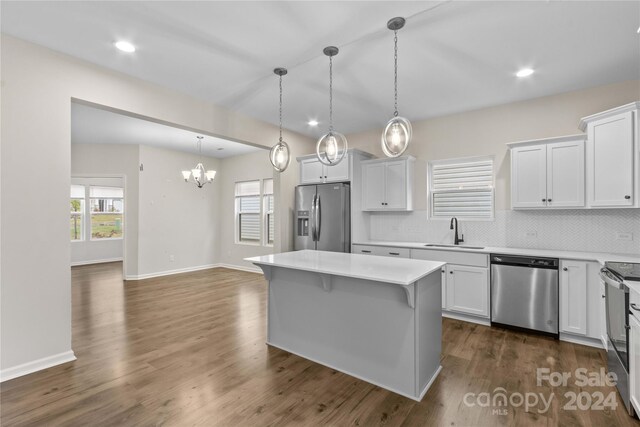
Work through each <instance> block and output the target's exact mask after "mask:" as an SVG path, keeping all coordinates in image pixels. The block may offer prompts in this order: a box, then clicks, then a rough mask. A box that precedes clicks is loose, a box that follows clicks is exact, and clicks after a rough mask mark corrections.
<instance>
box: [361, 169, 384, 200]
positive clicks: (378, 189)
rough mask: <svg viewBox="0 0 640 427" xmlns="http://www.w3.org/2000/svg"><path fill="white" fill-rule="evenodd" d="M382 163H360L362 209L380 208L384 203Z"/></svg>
mask: <svg viewBox="0 0 640 427" xmlns="http://www.w3.org/2000/svg"><path fill="white" fill-rule="evenodd" d="M384 172H385V165H384V163H370V164H366V165H362V209H363V210H365V211H366V210H382V209H384V208H385V205H384V187H385V185H384V181H385V179H384Z"/></svg>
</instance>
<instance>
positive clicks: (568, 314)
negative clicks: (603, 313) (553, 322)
mask: <svg viewBox="0 0 640 427" xmlns="http://www.w3.org/2000/svg"><path fill="white" fill-rule="evenodd" d="M560 331H561V332H569V333H572V334H578V335H587V263H586V262H580V261H564V260H563V261H561V262H560Z"/></svg>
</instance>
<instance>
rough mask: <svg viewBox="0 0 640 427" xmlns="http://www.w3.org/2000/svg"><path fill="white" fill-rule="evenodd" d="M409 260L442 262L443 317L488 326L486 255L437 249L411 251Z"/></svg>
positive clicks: (488, 289) (487, 261)
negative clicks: (444, 263)
mask: <svg viewBox="0 0 640 427" xmlns="http://www.w3.org/2000/svg"><path fill="white" fill-rule="evenodd" d="M411 258H413V259H423V260H430V261H442V262H446V263H447V265H446V266H445V267H443V269H442V276H443V277H442V312H443V315H444V316H447V317H454V318H459V319H463V320H467V321H472V322H476V323H482V324H488V319H489V317H490V312H489V292H490V287H489V268H488V266H489V256H488V255H487V254H479V253H471V252H461V251H455V250H454V251H447V250H438V249H411Z"/></svg>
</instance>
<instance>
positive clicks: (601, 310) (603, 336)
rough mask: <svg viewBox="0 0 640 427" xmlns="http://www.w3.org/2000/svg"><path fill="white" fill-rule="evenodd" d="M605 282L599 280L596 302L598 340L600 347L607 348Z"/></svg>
mask: <svg viewBox="0 0 640 427" xmlns="http://www.w3.org/2000/svg"><path fill="white" fill-rule="evenodd" d="M606 286H607V285H606V284H605V283H604V282H603V281H602V280H600V292H599V294H598V298H599V299H600V301H599V304H598V315H599V316H600V341H602V347H603V348H604V349H605V350H607V349H608V347H609V341H608V340H607V302H606V300H605V288H606Z"/></svg>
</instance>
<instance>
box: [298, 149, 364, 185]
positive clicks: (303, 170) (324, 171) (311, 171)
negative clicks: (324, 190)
mask: <svg viewBox="0 0 640 427" xmlns="http://www.w3.org/2000/svg"><path fill="white" fill-rule="evenodd" d="M351 157H352V156H351V153H349V152H347V154H345V157H344V159H342V161H341V162H340V163H338V164H337V165H335V166H327V165H324V164H322V162H320V160H318V158H317V157H316V156H305V157H304V158H300V159H299V162H300V184H321V183H325V182H344V181H350V180H351V163H352V159H351Z"/></svg>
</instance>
